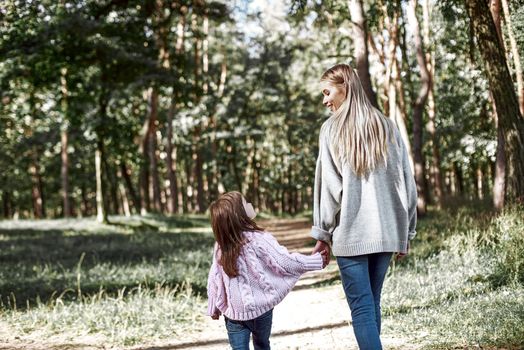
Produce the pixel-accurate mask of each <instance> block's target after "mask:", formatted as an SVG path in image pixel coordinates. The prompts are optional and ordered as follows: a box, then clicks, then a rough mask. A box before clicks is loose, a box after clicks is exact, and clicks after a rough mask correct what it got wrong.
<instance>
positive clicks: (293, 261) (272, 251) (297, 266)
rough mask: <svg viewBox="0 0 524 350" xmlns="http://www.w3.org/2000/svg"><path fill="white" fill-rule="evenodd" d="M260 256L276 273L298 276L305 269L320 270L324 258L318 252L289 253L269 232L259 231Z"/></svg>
mask: <svg viewBox="0 0 524 350" xmlns="http://www.w3.org/2000/svg"><path fill="white" fill-rule="evenodd" d="M257 245H258V246H259V248H260V253H261V254H260V256H261V258H262V259H263V261H264V262H265V263H266V264H267V265H268V266H269V267H270V268H271V269H272V270H273V271H274V272H276V273H278V274H281V275H292V276H300V275H301V274H303V273H304V272H306V271H313V270H320V269H322V268H323V266H324V260H323V257H322V255H321V254H320V253H316V254H313V255H304V254H300V253H290V252H289V251H288V250H287V248H286V247H284V246H281V245H280V244H279V243H278V242H277V240H276V239H275V237H273V235H271V234H270V233H267V232H265V233H261V234H260V237H257Z"/></svg>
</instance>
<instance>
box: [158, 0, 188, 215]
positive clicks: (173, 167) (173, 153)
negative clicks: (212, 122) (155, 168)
mask: <svg viewBox="0 0 524 350" xmlns="http://www.w3.org/2000/svg"><path fill="white" fill-rule="evenodd" d="M186 10H187V8H186V7H181V8H180V20H179V22H178V24H177V41H176V44H175V53H176V55H177V57H178V56H180V55H181V54H182V51H183V47H184V39H185V31H184V28H185V24H186V17H185V11H186ZM166 51H167V50H166ZM163 62H164V64H163V65H164V67H165V68H168V69H171V67H172V64H171V60H170V59H169V58H168V57H163ZM178 95H179V94H178V91H177V87H176V86H173V92H172V96H171V104H170V106H169V110H168V112H167V118H166V119H167V120H166V166H167V177H168V179H169V200H168V210H169V213H171V214H173V213H177V212H178V203H179V189H178V184H177V181H178V179H177V149H176V147H175V146H174V145H173V120H174V117H175V113H176V104H177V101H178Z"/></svg>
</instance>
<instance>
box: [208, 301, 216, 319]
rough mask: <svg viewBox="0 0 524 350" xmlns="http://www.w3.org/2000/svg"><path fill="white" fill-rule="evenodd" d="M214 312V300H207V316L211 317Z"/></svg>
mask: <svg viewBox="0 0 524 350" xmlns="http://www.w3.org/2000/svg"><path fill="white" fill-rule="evenodd" d="M216 310H217V307H216V305H215V298H214V297H213V298H209V301H208V303H207V316H213V314H214V313H215V311H216Z"/></svg>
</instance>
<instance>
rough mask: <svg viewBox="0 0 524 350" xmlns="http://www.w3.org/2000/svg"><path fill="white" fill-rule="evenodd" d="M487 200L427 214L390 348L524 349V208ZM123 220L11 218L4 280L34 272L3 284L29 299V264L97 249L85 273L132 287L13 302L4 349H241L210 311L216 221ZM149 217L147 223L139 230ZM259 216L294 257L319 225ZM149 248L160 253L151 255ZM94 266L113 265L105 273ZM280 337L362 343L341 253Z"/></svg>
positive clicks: (388, 311) (3, 321)
mask: <svg viewBox="0 0 524 350" xmlns="http://www.w3.org/2000/svg"><path fill="white" fill-rule="evenodd" d="M479 208H480V210H479ZM481 208H482V207H480V206H473V205H462V206H458V207H457V208H450V209H447V210H442V211H433V212H430V213H429V214H428V215H427V216H426V217H424V218H421V220H420V221H419V223H418V225H417V231H418V234H417V237H416V238H415V241H414V244H413V246H412V247H411V248H412V249H411V250H410V253H409V255H408V256H407V257H406V258H405V259H403V260H402V261H400V262H396V261H394V260H393V261H392V263H391V265H390V269H389V271H388V275H387V277H386V281H385V284H384V288H383V295H382V315H383V317H382V336H381V337H382V342H383V345H384V349H392V350H393V349H396V350H398V349H408V350H411V349H448V350H450V349H490V350H494V349H501V350H502V349H504V350H516V349H524V285H523V284H522V282H523V281H524V274H523V273H522V271H523V270H522V266H523V265H522V263H523V261H524V255H523V253H522V252H523V251H524V236H523V235H522V227H524V221H523V218H524V215H523V213H524V212H523V211H522V209H519V208H517V209H514V210H508V211H506V212H504V213H502V214H500V215H495V214H494V213H492V212H491V211H489V210H484V211H483V210H481ZM116 219H117V218H115V221H116ZM120 221H121V223H120V224H119V225H116V226H115V225H113V226H111V227H109V226H108V227H106V226H91V225H92V224H90V223H89V222H87V221H86V222H83V221H81V220H75V221H73V222H71V223H68V222H63V221H50V222H49V223H48V224H49V225H50V227H48V228H47V231H46V230H45V229H43V224H44V223H42V222H37V223H33V222H26V223H15V222H12V223H11V222H7V223H4V224H3V229H2V230H0V243H1V244H0V248H1V247H3V249H1V250H0V258H1V259H0V260H1V261H5V262H6V266H2V265H0V267H1V268H0V275H2V276H9V273H11V272H13V273H15V274H14V275H13V274H12V273H11V275H13V276H15V277H16V276H18V275H16V274H20V276H21V277H17V278H18V280H16V281H15V282H16V283H14V284H13V283H11V285H4V286H3V288H4V289H5V290H8V289H9V288H14V287H17V288H18V289H17V293H19V294H20V295H22V296H24V295H26V296H30V295H31V293H34V292H32V291H31V290H32V288H34V287H35V284H34V283H33V279H34V277H33V275H34V274H30V273H29V272H27V271H26V273H25V274H21V273H23V272H24V271H23V270H20V269H21V268H22V267H27V268H31V267H32V269H36V272H39V271H40V270H41V274H40V275H42V276H44V277H46V276H48V275H49V277H46V278H48V279H44V280H43V281H44V282H45V281H52V280H51V278H52V277H56V276H61V275H60V274H59V273H58V272H54V270H53V266H54V265H52V263H53V261H55V260H56V261H57V263H59V264H60V266H61V267H62V268H63V269H64V271H65V272H64V273H63V274H64V275H65V274H66V273H67V272H68V271H69V270H72V269H74V268H75V266H76V265H77V264H78V265H79V263H77V262H76V260H75V257H76V256H78V255H79V254H80V252H83V251H94V252H97V253H98V254H100V256H102V257H103V256H105V257H106V260H105V261H104V260H101V261H98V260H96V261H94V262H92V264H91V265H90V266H89V267H86V268H85V270H83V271H84V274H85V276H86V277H84V280H87V282H90V283H91V284H93V285H94V286H99V285H104V283H107V282H106V280H105V279H107V280H108V281H112V282H115V281H116V282H118V281H120V283H121V285H123V286H129V287H127V288H129V289H130V290H131V291H130V293H129V294H128V295H127V296H124V295H123V289H122V288H118V289H116V291H117V293H115V291H114V290H113V292H111V290H107V292H104V293H102V292H100V293H96V291H95V294H92V291H90V293H91V294H86V292H85V288H86V287H87V286H88V283H86V282H85V283H84V285H83V286H86V287H84V288H83V291H84V294H85V295H86V297H83V299H82V301H81V302H75V301H74V300H73V301H70V302H66V303H62V301H61V300H60V298H58V299H56V300H55V299H52V300H51V301H52V302H47V303H45V304H42V305H39V306H37V307H32V308H30V309H27V310H18V311H17V310H12V309H9V308H7V307H6V306H5V305H4V308H3V309H2V308H0V350H7V349H17V350H19V349H28V350H44V349H46V350H47V349H53V350H80V349H82V350H88V349H89V350H91V349H126V350H170V349H202V350H213V349H227V348H229V346H228V341H227V334H226V330H225V326H224V319H223V317H221V318H220V320H218V321H214V320H212V319H211V318H210V317H207V316H204V314H205V311H206V309H207V302H206V299H205V283H206V279H207V272H208V269H209V265H208V259H209V254H210V251H211V249H212V248H211V247H212V244H213V238H212V234H211V232H210V230H209V227H208V226H207V218H205V217H190V218H178V217H177V218H164V217H158V218H154V217H149V218H141V217H140V218H126V219H121V220H120ZM139 222H145V224H146V225H142V226H138V227H137V228H134V227H135V226H134V225H137V223H139ZM258 223H259V224H261V225H262V226H263V227H266V229H267V230H268V231H270V232H272V233H273V234H274V235H275V237H276V238H277V239H278V241H279V242H280V243H281V244H283V245H285V246H286V247H287V248H288V249H289V250H290V251H295V252H301V253H304V254H310V253H311V250H312V248H313V244H314V240H312V239H311V238H310V237H309V231H310V223H309V220H307V219H304V218H293V219H283V218H270V219H266V220H260V221H259V222H258ZM193 224H195V225H196V226H192V225H193ZM24 225H25V226H24ZM184 225H185V226H184ZM11 226H13V227H11ZM26 226H27V227H26ZM122 227H123V228H122ZM128 227H131V228H133V229H132V230H131V231H130V230H129V229H128ZM86 228H89V230H87V229H86ZM148 228H150V230H148ZM119 230H120V231H119ZM202 230H203V231H202ZM500 237H503V238H504V239H500ZM51 238H52V240H51V241H50V242H49V240H50V239H51ZM1 239H3V240H4V241H3V242H2V241H1ZM46 242H48V244H47V245H45V243H46ZM114 242H118V244H115V243H114ZM41 245H43V247H40V246H41ZM15 248H16V249H15ZM9 249H10V250H9ZM38 249H40V250H42V252H40V253H41V254H44V253H45V254H50V252H54V253H55V254H54V255H52V256H51V258H52V259H51V258H49V259H48V260H45V261H44V262H45V264H46V265H45V266H44V267H40V265H38V262H33V260H34V259H32V256H33V255H34V254H35V253H34V252H33V250H38ZM52 249H54V250H52ZM75 249H77V250H75ZM10 251H13V252H12V253H10ZM15 251H16V252H18V253H16V254H15ZM45 254H44V255H45ZM103 254H105V255H103ZM119 254H120V255H119ZM123 254H125V255H123ZM146 255H147V256H149V257H150V259H149V260H143V261H142V259H143V258H142V257H144V256H146ZM2 259H3V260H2ZM119 259H120V260H121V259H124V260H122V261H120V260H119ZM125 259H127V260H125ZM11 261H14V262H13V263H12V264H11V265H9V262H11ZM67 269H69V270H67ZM113 270H115V271H116V272H117V273H115V272H112V271H113ZM20 271H21V272H20ZM92 271H101V272H103V273H102V274H100V273H99V274H97V275H94V276H93V273H92ZM137 271H144V272H143V274H144V275H145V276H152V277H155V278H156V280H160V281H161V280H163V279H164V278H165V276H170V277H171V276H172V283H189V287H188V289H187V290H186V289H183V288H182V289H180V290H178V289H177V288H178V287H177V285H178V284H173V285H174V286H175V287H173V285H163V284H161V285H160V286H159V287H158V288H157V287H155V288H152V287H148V288H145V287H140V286H139V287H138V288H134V289H133V288H132V286H134V285H135V284H136V282H135V281H134V278H136V277H133V276H135V275H139V274H138V273H137ZM73 272H74V270H73ZM69 274H71V273H69ZM99 275H100V276H99ZM67 276H68V275H66V277H67ZM73 277H74V276H73ZM102 277H104V278H105V279H104V278H102ZM152 277H148V278H152ZM88 278H91V279H90V280H89V279H88ZM4 279H5V278H4ZM6 281H8V280H6ZM6 281H0V282H2V283H4V284H5V282H6ZM177 281H178V282H177ZM184 281H189V282H184ZM116 282H115V283H116ZM66 283H68V284H66ZM44 284H45V283H43V282H38V284H37V286H41V285H44ZM69 284H71V282H70V281H69V280H66V281H65V282H64V285H69ZM106 285H107V284H106ZM54 288H55V287H54ZM61 288H63V287H61ZM141 288H142V289H141ZM24 291H28V293H25V294H24ZM29 292H31V293H29ZM17 296H18V294H17ZM271 344H272V348H273V349H276V350H279V349H283V350H284V349H300V350H302V349H311V350H312V349H319V350H323V349H326V350H327V349H329V350H331V349H358V346H357V343H356V340H355V338H354V335H353V329H352V326H351V316H350V311H349V307H348V305H347V302H346V299H345V296H344V292H343V289H342V286H341V283H340V278H339V271H338V267H337V264H336V261H335V260H333V259H332V261H331V263H330V264H329V265H328V266H327V267H326V268H325V269H324V270H322V271H315V272H309V273H307V274H305V275H303V276H302V278H301V279H300V280H299V281H298V283H297V285H296V286H295V288H294V289H293V291H292V292H291V293H290V294H289V295H288V296H287V297H286V298H285V299H284V301H283V302H282V303H280V304H279V305H277V306H276V307H275V309H274V314H273V329H272V336H271Z"/></svg>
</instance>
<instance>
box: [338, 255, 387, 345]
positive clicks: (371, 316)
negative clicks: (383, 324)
mask: <svg viewBox="0 0 524 350" xmlns="http://www.w3.org/2000/svg"><path fill="white" fill-rule="evenodd" d="M391 256H392V253H378V254H368V255H358V256H350V257H337V263H338V266H339V269H340V276H341V278H342V284H343V286H344V292H345V293H346V299H347V301H348V304H349V308H350V309H351V318H352V321H353V331H354V332H355V337H356V338H357V342H358V346H359V348H360V349H361V350H380V349H382V344H381V342H380V293H381V291H382V284H383V282H384V277H385V276H386V271H387V270H388V266H389V261H390V260H391Z"/></svg>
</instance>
